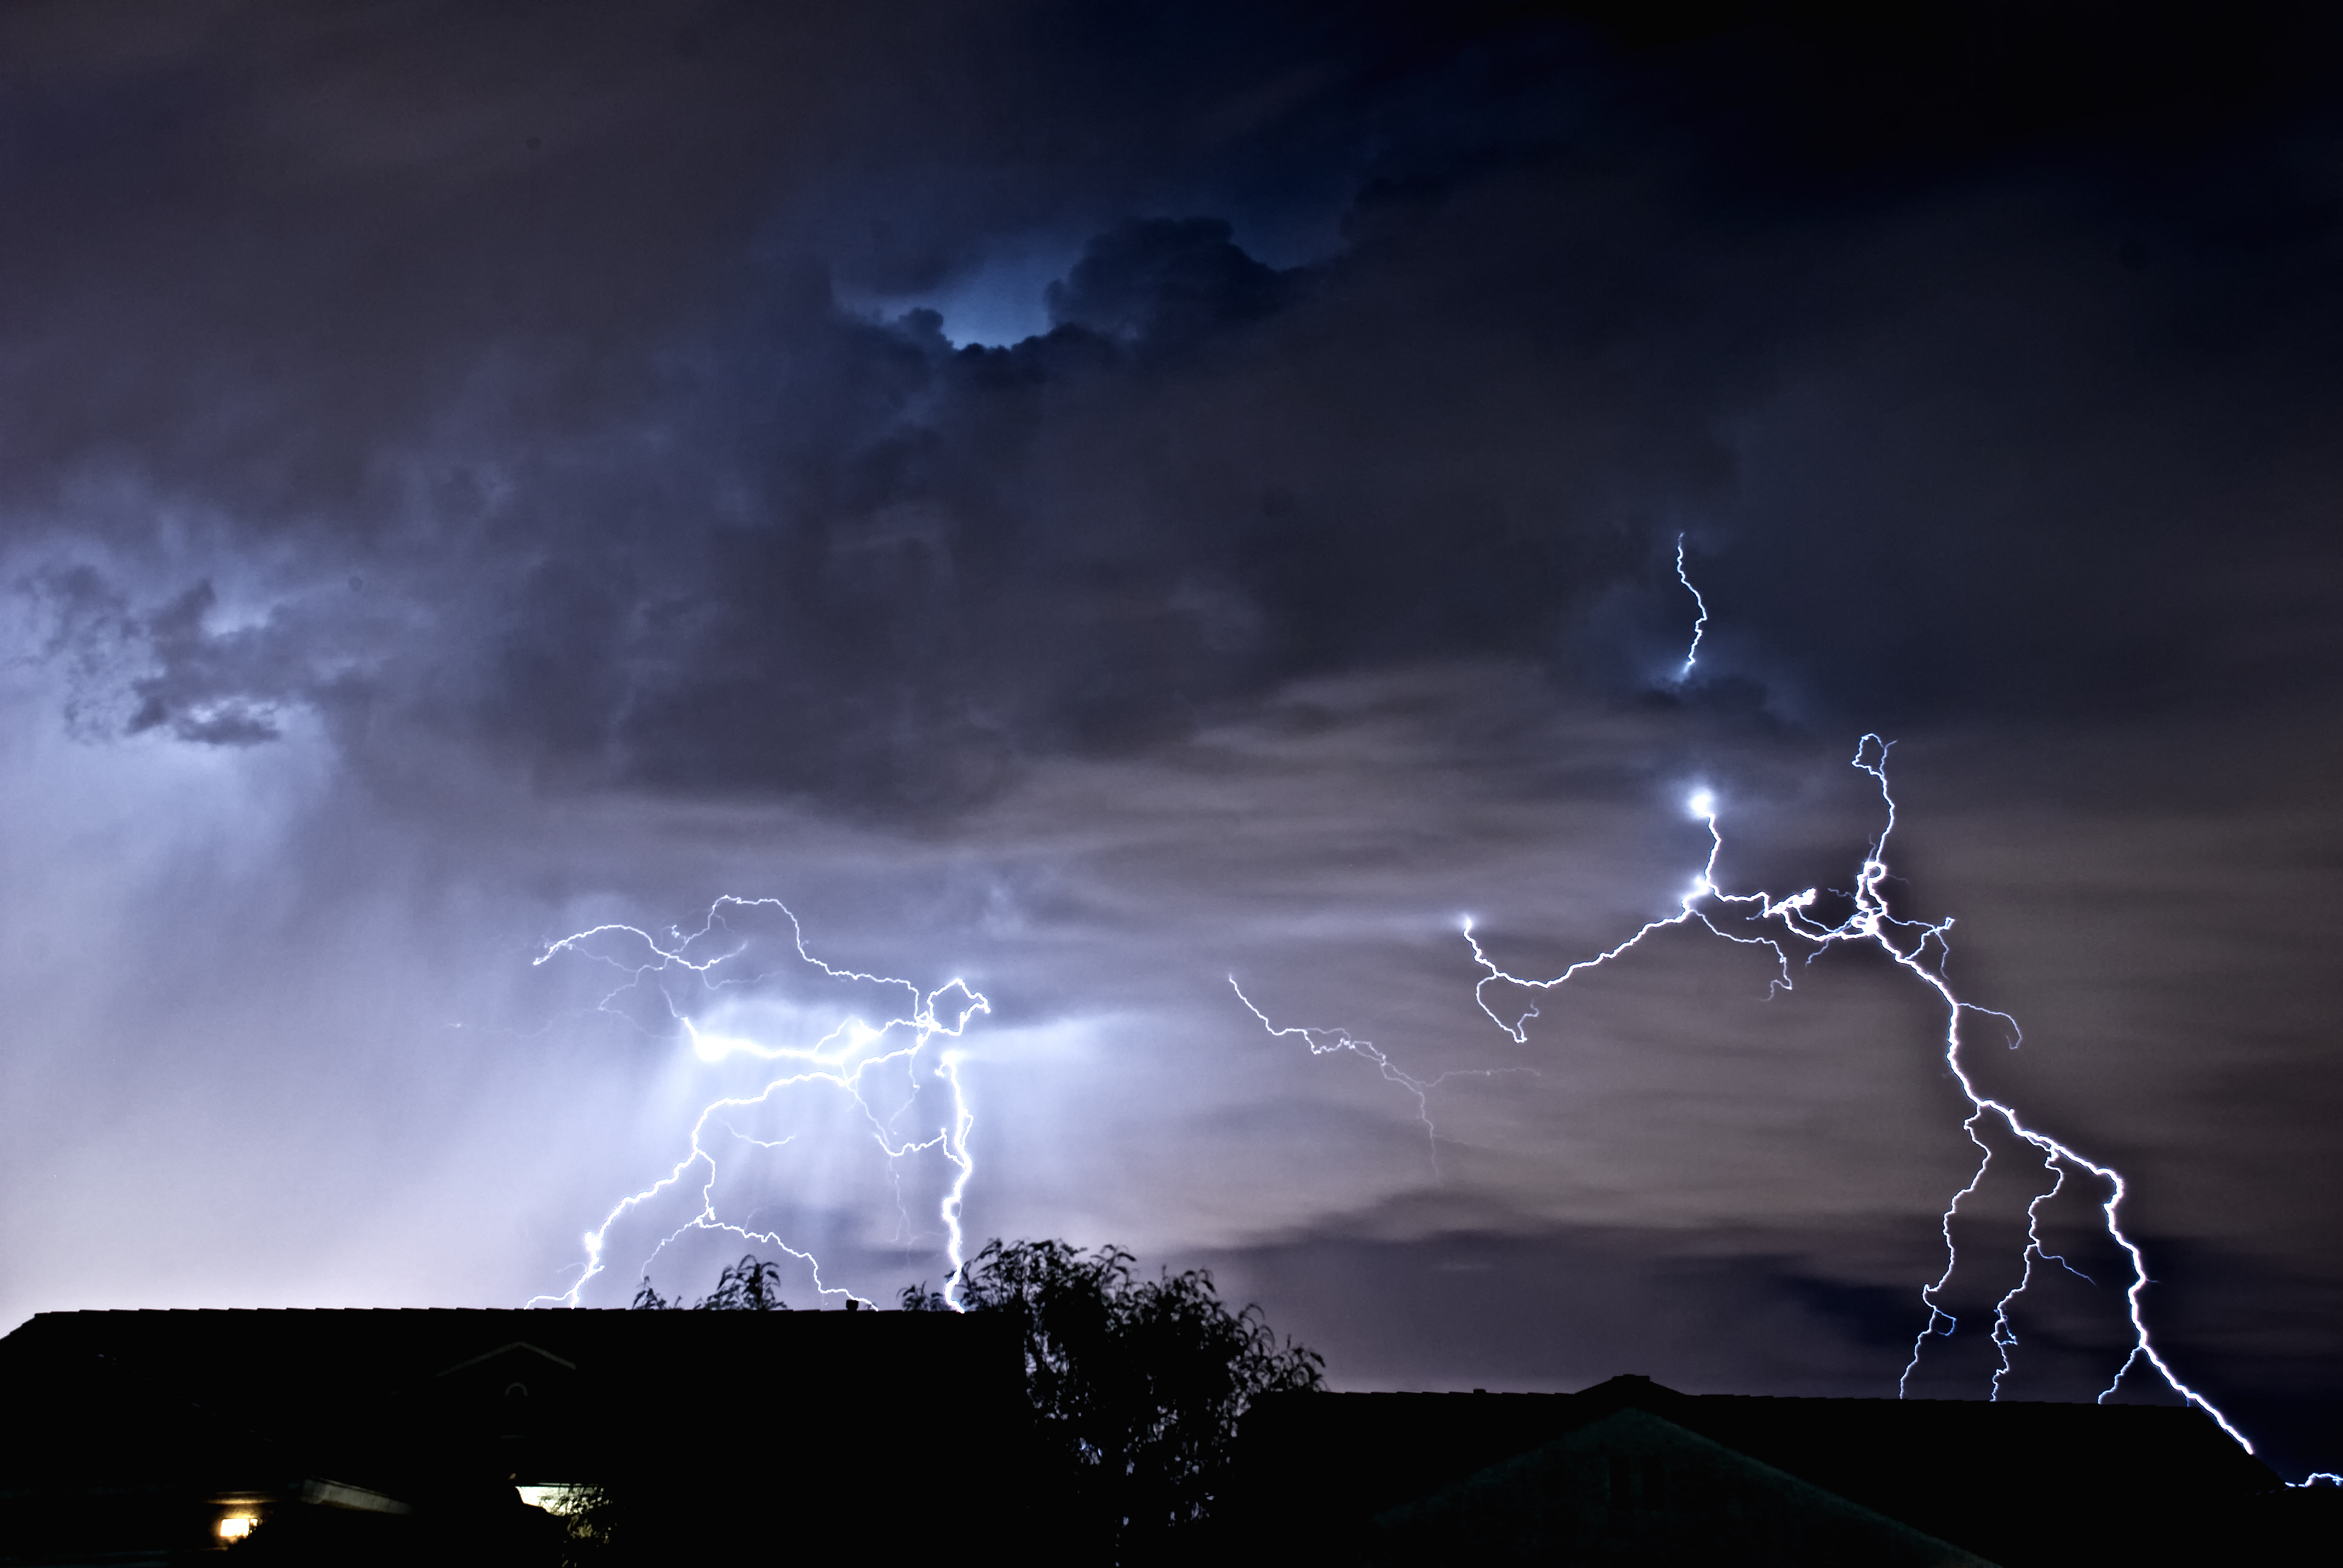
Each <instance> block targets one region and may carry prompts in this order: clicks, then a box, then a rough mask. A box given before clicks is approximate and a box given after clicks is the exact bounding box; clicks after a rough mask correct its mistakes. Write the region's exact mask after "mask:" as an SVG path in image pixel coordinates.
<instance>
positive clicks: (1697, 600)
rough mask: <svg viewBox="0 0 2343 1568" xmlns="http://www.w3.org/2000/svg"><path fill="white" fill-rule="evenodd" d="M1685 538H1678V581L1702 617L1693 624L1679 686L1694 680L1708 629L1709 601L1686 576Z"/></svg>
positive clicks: (1679, 672) (1679, 535) (1678, 681)
mask: <svg viewBox="0 0 2343 1568" xmlns="http://www.w3.org/2000/svg"><path fill="white" fill-rule="evenodd" d="M1676 581H1678V582H1680V583H1682V584H1684V592H1686V593H1688V594H1690V595H1692V602H1693V608H1695V609H1697V610H1698V611H1699V612H1700V615H1699V617H1698V618H1696V619H1694V622H1693V623H1692V646H1691V647H1690V648H1685V649H1684V668H1682V669H1679V670H1677V671H1676V684H1677V685H1678V686H1682V685H1683V684H1684V682H1685V681H1687V680H1689V679H1691V678H1692V667H1693V666H1694V665H1695V664H1697V663H1699V662H1700V639H1701V634H1702V633H1704V632H1705V631H1706V630H1707V629H1708V601H1707V600H1706V599H1704V598H1701V597H1700V589H1698V588H1694V587H1693V586H1692V578H1689V577H1687V576H1685V575H1684V536H1683V535H1682V534H1678V535H1677V536H1676Z"/></svg>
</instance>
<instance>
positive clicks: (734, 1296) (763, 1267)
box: [634, 1252, 789, 1312]
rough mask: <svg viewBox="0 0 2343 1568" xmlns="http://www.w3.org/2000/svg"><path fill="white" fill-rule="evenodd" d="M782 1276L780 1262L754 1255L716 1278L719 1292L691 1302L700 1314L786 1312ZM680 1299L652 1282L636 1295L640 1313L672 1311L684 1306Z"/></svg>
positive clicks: (646, 1280) (710, 1293)
mask: <svg viewBox="0 0 2343 1568" xmlns="http://www.w3.org/2000/svg"><path fill="white" fill-rule="evenodd" d="M780 1277H781V1266H780V1265H779V1263H768V1262H764V1261H760V1260H759V1258H758V1257H757V1255H756V1254H755V1253H753V1252H751V1253H749V1255H748V1256H747V1257H745V1258H742V1259H741V1260H740V1261H739V1262H737V1263H728V1264H726V1265H725V1267H724V1271H723V1272H722V1273H720V1274H719V1275H717V1276H716V1289H714V1290H713V1291H711V1292H709V1293H708V1294H707V1295H704V1296H702V1297H700V1298H699V1300H698V1301H696V1302H692V1303H691V1310H692V1311H693V1312H788V1311H789V1302H785V1301H783V1300H781V1292H780V1287H779V1284H778V1283H777V1282H778V1281H779V1279H780ZM682 1305H683V1302H682V1300H681V1299H680V1298H678V1299H676V1300H674V1301H669V1299H668V1298H667V1297H665V1296H662V1295H660V1294H659V1292H657V1291H655V1290H653V1289H652V1288H651V1282H650V1281H649V1279H645V1280H644V1281H643V1288H642V1289H641V1290H639V1291H637V1292H635V1300H634V1307H635V1310H636V1311H637V1312H672V1311H675V1310H676V1309H678V1308H679V1307H681V1306H682Z"/></svg>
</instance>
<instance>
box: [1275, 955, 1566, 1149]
mask: <svg viewBox="0 0 2343 1568" xmlns="http://www.w3.org/2000/svg"><path fill="white" fill-rule="evenodd" d="M1229 989H1230V990H1232V991H1234V992H1236V993H1237V1000H1239V1001H1241V1002H1242V1003H1244V1005H1245V1010H1246V1011H1247V1012H1249V1013H1251V1014H1252V1015H1253V1017H1255V1018H1257V1019H1259V1020H1261V1027H1262V1028H1263V1029H1265V1030H1268V1031H1269V1032H1270V1034H1271V1035H1272V1036H1273V1037H1275V1038H1276V1039H1279V1040H1289V1039H1299V1040H1301V1041H1302V1044H1304V1045H1306V1046H1308V1047H1309V1048H1310V1054H1311V1055H1312V1056H1329V1055H1332V1053H1334V1052H1335V1051H1340V1050H1347V1051H1350V1052H1352V1053H1353V1054H1354V1055H1358V1056H1363V1057H1365V1058H1366V1059H1367V1060H1369V1061H1372V1062H1373V1063H1374V1064H1375V1070H1376V1071H1377V1072H1379V1073H1381V1074H1382V1075H1383V1077H1384V1078H1385V1079H1387V1080H1389V1081H1391V1082H1393V1083H1396V1084H1398V1085H1399V1086H1400V1087H1401V1088H1403V1089H1404V1090H1406V1091H1408V1093H1409V1094H1411V1095H1413V1097H1414V1099H1415V1117H1416V1120H1417V1121H1421V1122H1423V1140H1424V1143H1425V1145H1426V1146H1427V1147H1428V1148H1429V1149H1430V1150H1431V1151H1432V1173H1433V1175H1434V1176H1437V1175H1439V1174H1440V1130H1439V1128H1437V1127H1435V1126H1434V1125H1433V1121H1432V1098H1431V1097H1432V1091H1433V1090H1435V1089H1437V1088H1439V1087H1440V1086H1441V1085H1442V1084H1443V1083H1445V1082H1447V1081H1449V1080H1450V1079H1452V1078H1496V1077H1500V1076H1502V1075H1504V1074H1507V1073H1514V1072H1524V1073H1528V1074H1529V1075H1531V1076H1532V1077H1535V1076H1536V1075H1537V1069H1535V1068H1534V1067H1466V1068H1456V1069H1453V1070H1450V1071H1447V1072H1443V1073H1442V1074H1440V1075H1439V1076H1438V1077H1436V1078H1416V1077H1413V1076H1412V1075H1410V1074H1409V1073H1406V1072H1404V1071H1403V1070H1401V1069H1400V1067H1399V1064H1398V1063H1396V1062H1394V1061H1393V1060H1392V1059H1391V1058H1390V1057H1388V1056H1385V1055H1384V1054H1383V1051H1382V1050H1378V1049H1377V1048H1376V1046H1375V1042H1374V1041H1373V1040H1354V1039H1353V1038H1352V1035H1351V1031H1350V1030H1346V1029H1312V1028H1309V1027H1307V1026H1305V1025H1302V1024H1298V1023H1297V1024H1287V1025H1286V1026H1284V1027H1283V1028H1282V1029H1281V1028H1280V1027H1278V1025H1276V1024H1274V1023H1272V1022H1271V1021H1270V1017H1269V1015H1268V1014H1267V1013H1265V1012H1263V1011H1262V1010H1261V1009H1259V1008H1257V1007H1255V1006H1253V1004H1252V998H1251V997H1249V996H1247V995H1245V993H1244V988H1243V987H1242V986H1241V985H1239V984H1237V977H1236V976H1234V975H1231V976H1230V977H1229ZM1321 1036H1323V1037H1324V1040H1323V1043H1321V1040H1320V1037H1321Z"/></svg>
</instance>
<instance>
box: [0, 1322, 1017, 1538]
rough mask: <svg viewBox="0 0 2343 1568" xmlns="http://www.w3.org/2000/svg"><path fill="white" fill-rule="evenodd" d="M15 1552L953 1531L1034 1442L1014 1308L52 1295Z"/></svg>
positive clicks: (16, 1432)
mask: <svg viewBox="0 0 2343 1568" xmlns="http://www.w3.org/2000/svg"><path fill="white" fill-rule="evenodd" d="M0 1413H5V1422H0V1432H5V1436H0V1563H12V1564H15V1563H69V1562H96V1561H104V1562H107V1563H176V1562H182V1561H187V1560H190V1557H191V1554H198V1553H200V1554H204V1555H205V1556H206V1557H207V1558H208V1557H209V1555H210V1553H216V1552H217V1550H218V1549H219V1548H220V1547H221V1546H222V1545H223V1544H226V1543H233V1542H236V1538H237V1537H238V1536H241V1535H244V1534H246V1533H247V1532H248V1533H249V1540H248V1541H244V1542H241V1543H236V1544H235V1545H234V1550H233V1552H232V1553H229V1554H228V1557H227V1558H223V1559H220V1560H223V1561H226V1560H236V1561H241V1560H245V1559H246V1558H249V1559H250V1560H252V1561H253V1562H255V1563H263V1562H271V1561H274V1562H327V1563H353V1564H357V1563H375V1562H382V1563H388V1562H398V1563H416V1562H428V1561H430V1560H432V1559H438V1560H440V1561H443V1562H446V1563H470V1562H505V1563H555V1562H558V1561H559V1557H560V1553H561V1548H562V1532H561V1529H560V1526H559V1525H558V1523H556V1522H555V1521H553V1520H552V1519H551V1518H549V1517H548V1515H547V1514H545V1513H541V1512H539V1511H538V1510H536V1509H533V1508H529V1507H527V1506H525V1505H524V1504H523V1503H522V1501H521V1497H520V1493H519V1492H518V1490H517V1489H518V1487H520V1486H524V1485H539V1486H542V1485H593V1486H598V1487H602V1488H605V1489H607V1491H608V1493H609V1494H610V1496H611V1497H612V1499H613V1500H614V1501H613V1515H612V1516H613V1517H614V1518H615V1519H616V1520H617V1521H618V1529H619V1531H620V1532H622V1533H626V1534H627V1535H628V1536H630V1537H631V1538H632V1539H631V1544H632V1545H633V1546H634V1547H635V1548H636V1550H634V1551H632V1552H629V1553H627V1554H626V1556H627V1560H628V1561H652V1562H666V1561H675V1562H702V1561H714V1560H717V1559H718V1558H719V1556H722V1555H728V1554H732V1553H739V1552H741V1551H742V1550H743V1549H744V1548H749V1547H754V1548H756V1549H757V1550H756V1552H755V1553H754V1554H755V1555H760V1556H772V1555H777V1554H779V1549H780V1548H781V1547H782V1546H783V1544H784V1543H787V1542H788V1541H789V1540H790V1539H791V1538H792V1537H793V1535H795V1536H798V1537H800V1538H801V1537H802V1535H803V1533H804V1532H805V1531H806V1530H807V1529H808V1528H809V1524H815V1525H819V1526H820V1527H821V1528H822V1530H823V1532H824V1533H827V1532H828V1529H829V1527H830V1526H832V1525H834V1524H836V1523H838V1522H839V1521H857V1522H861V1523H863V1524H865V1525H867V1526H869V1528H870V1531H871V1533H873V1534H874V1535H883V1536H885V1537H887V1538H891V1539H898V1540H906V1541H924V1542H940V1541H942V1540H945V1539H948V1538H950V1536H952V1535H953V1534H955V1533H960V1532H961V1531H963V1530H965V1528H966V1527H967V1523H968V1521H969V1520H970V1519H971V1518H974V1517H979V1516H982V1517H988V1518H992V1519H999V1518H1001V1512H1002V1507H1003V1499H1004V1498H1007V1499H1010V1500H1011V1502H1012V1504H1013V1500H1014V1499H1015V1498H1016V1497H1017V1495H1018V1490H1017V1488H1016V1487H1015V1486H1014V1485H1013V1484H1008V1482H1011V1481H1013V1479H1014V1478H1015V1477H1016V1476H1017V1474H1018V1473H1019V1472H1020V1470H1021V1464H1022V1461H1023V1459H1024V1456H1025V1454H1026V1452H1027V1451H1026V1448H1025V1443H1026V1441H1027V1434H1028V1432H1029V1424H1028V1423H1029V1419H1030V1418H1029V1415H1028V1409H1027V1406H1026V1403H1025V1399H1024V1390H1023V1363H1022V1359H1021V1350H1020V1347H1019V1344H1018V1341H1017V1339H1016V1337H1015V1335H1014V1332H1012V1331H1011V1330H1010V1329H1008V1328H1007V1327H1006V1326H1005V1325H1003V1324H1001V1322H997V1321H994V1320H988V1319H983V1318H977V1317H961V1316H957V1315H955V1314H952V1313H949V1312H563V1311H553V1312H460V1311H405V1312H395V1311H355V1312H295V1311H288V1312H47V1313H43V1314H41V1315H40V1316H38V1317H35V1318H34V1319H32V1320H31V1321H30V1322H26V1323H25V1324H23V1325H22V1326H21V1327H19V1328H18V1329H17V1330H16V1331H15V1332H14V1333H11V1334H9V1335H8V1336H7V1337H6V1338H5V1340H0Z"/></svg>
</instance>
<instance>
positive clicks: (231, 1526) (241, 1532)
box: [219, 1513, 256, 1541]
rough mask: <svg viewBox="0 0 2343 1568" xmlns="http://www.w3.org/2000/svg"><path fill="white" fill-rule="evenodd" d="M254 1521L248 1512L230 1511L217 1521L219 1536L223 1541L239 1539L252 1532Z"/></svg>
mask: <svg viewBox="0 0 2343 1568" xmlns="http://www.w3.org/2000/svg"><path fill="white" fill-rule="evenodd" d="M254 1523H256V1521H255V1520H254V1519H253V1517H252V1515H251V1514H249V1513H231V1514H229V1515H228V1516H227V1517H226V1518H225V1519H223V1520H221V1521H220V1522H219V1538H220V1539H221V1540H223V1541H241V1540H243V1539H244V1538H245V1537H246V1536H247V1535H249V1534H251V1533H252V1527H253V1524H254Z"/></svg>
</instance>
